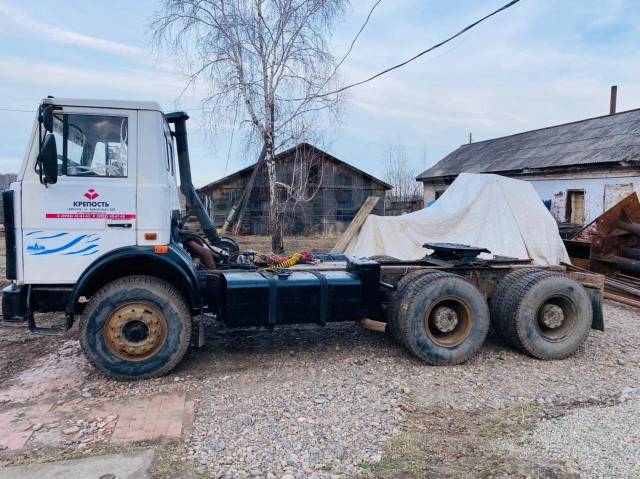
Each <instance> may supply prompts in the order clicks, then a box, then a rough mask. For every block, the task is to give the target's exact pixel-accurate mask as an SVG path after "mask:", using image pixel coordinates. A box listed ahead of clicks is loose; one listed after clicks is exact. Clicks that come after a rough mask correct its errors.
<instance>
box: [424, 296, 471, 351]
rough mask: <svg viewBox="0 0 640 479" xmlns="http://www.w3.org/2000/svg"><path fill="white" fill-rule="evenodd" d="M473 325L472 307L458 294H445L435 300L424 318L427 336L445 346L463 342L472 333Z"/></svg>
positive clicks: (448, 346)
mask: <svg viewBox="0 0 640 479" xmlns="http://www.w3.org/2000/svg"><path fill="white" fill-rule="evenodd" d="M472 327H473V315H472V314H471V308H469V306H468V305H467V303H466V302H465V301H464V300H463V299H462V298H458V297H456V296H445V297H442V298H439V299H437V300H436V301H434V302H433V303H432V304H431V306H430V307H429V309H428V311H427V313H426V314H425V318H424V329H425V332H426V333H427V336H428V337H429V338H430V339H431V340H432V341H433V342H434V343H436V344H437V345H438V346H442V347H444V348H453V347H456V346H459V345H460V344H462V343H463V342H464V341H465V340H466V339H467V338H468V337H469V336H470V335H471V330H472Z"/></svg>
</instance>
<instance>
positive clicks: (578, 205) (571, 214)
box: [565, 190, 584, 225]
mask: <svg viewBox="0 0 640 479" xmlns="http://www.w3.org/2000/svg"><path fill="white" fill-rule="evenodd" d="M565 219H566V221H568V222H569V223H571V224H574V225H582V224H584V190H569V191H567V208H566V214H565Z"/></svg>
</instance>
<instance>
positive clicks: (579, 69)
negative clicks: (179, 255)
mask: <svg viewBox="0 0 640 479" xmlns="http://www.w3.org/2000/svg"><path fill="white" fill-rule="evenodd" d="M373 3H374V0H352V3H351V7H350V8H349V10H348V12H347V14H346V15H345V16H344V17H343V18H342V19H341V21H340V22H339V23H338V24H337V25H336V28H335V31H334V34H333V36H332V38H331V39H330V44H331V49H332V52H333V53H334V55H335V56H336V57H338V58H339V57H341V56H342V55H343V54H344V52H345V51H346V50H347V48H348V45H349V43H350V42H351V40H352V39H353V37H354V35H355V33H356V32H357V31H358V29H359V28H360V26H361V25H362V22H363V21H364V18H365V17H366V15H367V13H368V12H369V9H370V8H371V5H372V4H373ZM504 3H506V0H382V2H381V4H380V5H379V7H378V8H377V9H376V10H375V12H374V15H373V17H372V19H371V21H370V22H369V25H368V26H367V28H366V29H365V31H364V32H363V34H362V35H361V36H360V39H359V41H358V43H357V44H356V46H355V48H354V50H353V52H352V53H351V55H350V56H349V58H348V59H347V61H346V62H345V63H344V64H343V66H342V68H341V76H342V79H343V81H344V82H352V81H357V80H360V79H363V78H366V77H368V76H369V75H371V74H373V73H376V72H378V71H379V70H382V69H384V68H386V67H388V66H390V65H392V64H395V63H397V62H398V61H400V60H404V59H406V58H408V57H410V56H412V55H414V54H415V53H417V52H419V51H421V50H423V49H425V48H427V47H429V46H431V45H433V44H435V43H437V42H439V41H441V40H443V39H444V38H446V37H448V36H449V35H451V34H453V33H454V32H456V31H458V30H460V29H461V28H462V27H463V26H466V25H467V24H469V23H471V22H473V21H475V20H476V19H478V18H480V17H482V16H484V15H485V14H487V13H489V12H490V11H493V10H495V9H496V8H498V7H499V6H501V5H502V4H504ZM158 7H159V1H158V0H137V1H136V2H131V1H130V0H110V1H109V2H103V1H97V0H91V1H87V0H55V1H53V0H37V1H36V0H22V1H16V0H0V173H8V172H16V171H17V170H18V168H19V165H20V163H21V161H22V157H23V154H24V150H25V147H26V143H27V140H28V137H29V135H30V133H31V126H32V123H33V118H34V115H35V114H34V113H30V112H8V111H1V109H18V110H30V111H33V110H35V109H36V108H37V105H38V103H39V101H40V99H41V98H43V97H46V96H47V95H53V96H56V97H76V98H101V99H125V100H152V101H157V102H159V103H160V104H161V105H162V107H163V108H164V109H165V111H172V110H175V109H184V110H186V111H188V112H189V113H190V115H191V116H192V120H190V124H189V131H190V150H191V161H192V169H193V176H194V183H195V184H196V186H201V185H204V184H206V183H208V182H210V181H214V180H216V179H219V178H221V177H222V176H224V174H225V173H227V174H228V173H231V172H233V171H236V170H238V169H241V168H243V167H245V166H247V165H249V164H251V163H252V162H254V161H255V158H256V156H257V152H256V151H255V147H247V145H246V143H245V141H244V139H243V137H242V136H241V135H238V134H235V135H233V137H232V135H231V131H230V128H229V127H224V126H223V127H221V128H218V130H217V133H216V134H215V135H212V134H211V132H210V131H209V130H208V127H207V123H206V122H205V120H204V118H203V116H202V114H201V112H200V106H199V105H200V99H201V97H202V94H204V93H205V92H204V91H203V90H202V88H204V87H202V88H198V87H197V88H195V89H189V90H187V92H186V93H185V94H184V95H183V96H182V97H180V98H178V97H179V95H180V93H181V92H182V90H183V89H184V87H185V85H186V79H185V76H184V74H183V73H182V72H181V71H180V70H179V68H178V66H177V64H176V62H175V61H174V59H173V58H172V56H171V55H166V54H163V53H158V52H157V51H156V52H153V51H152V49H151V41H150V35H149V22H150V19H151V17H152V15H153V14H154V12H156V11H157V9H158ZM639 46H640V8H639V2H638V0H608V1H604V0H521V2H520V3H518V4H517V5H516V6H514V7H512V8H510V9H508V10H507V11H505V12H503V13H501V14H499V15H497V16H495V17H493V18H492V19H490V20H488V21H487V22H485V23H483V24H481V25H480V26H479V27H477V28H476V29H474V30H472V31H471V32H468V33H466V34H465V35H463V36H462V37H459V38H458V39H456V40H455V41H453V42H452V43H450V44H448V45H447V46H445V47H443V48H441V49H438V50H436V51H434V52H433V53H432V54H428V55H427V56H424V57H422V58H421V59H419V60H417V61H415V62H413V63H411V64H410V65H408V66H407V67H405V68H403V69H401V70H396V71H394V72H393V73H391V74H389V75H387V76H384V77H382V78H380V79H378V80H376V81H374V82H371V83H368V84H366V85H363V86H360V87H357V88H354V89H353V90H350V92H349V94H348V95H347V96H346V99H345V104H344V106H343V108H342V112H341V116H340V118H339V121H338V122H337V123H334V124H332V125H331V126H330V127H327V126H326V125H320V128H322V129H325V130H326V133H325V134H324V140H323V144H322V145H321V146H322V147H324V148H325V149H326V150H327V151H328V152H329V153H331V154H332V155H334V156H336V157H338V158H340V159H342V160H344V161H346V162H349V163H351V164H353V165H355V166H357V167H359V168H361V169H363V170H365V171H367V172H369V173H371V174H373V175H377V176H379V177H382V176H383V173H384V160H385V155H386V153H387V151H388V149H389V145H391V144H402V145H404V146H405V147H406V149H407V152H408V155H409V159H410V160H411V161H412V164H413V167H414V169H415V171H416V173H419V172H420V171H422V170H423V169H426V168H427V167H428V166H430V165H432V164H434V163H436V162H437V161H439V160H440V159H441V158H443V157H444V156H445V155H446V154H448V153H449V152H451V151H453V150H454V149H455V148H457V147H458V146H459V145H460V144H462V143H465V142H468V140H469V133H471V134H472V136H473V140H474V141H479V140H483V139H489V138H495V137H499V136H504V135H509V134H513V133H518V132H521V131H526V130H531V129H535V128H542V127H545V126H551V125H556V124H560V123H565V122H570V121H576V120H580V119H584V118H589V117H594V116H599V115H605V114H607V113H608V109H609V91H610V86H611V85H614V84H616V85H618V111H623V110H630V109H634V108H640V83H639V80H640V48H638V47H639ZM232 138H233V141H232Z"/></svg>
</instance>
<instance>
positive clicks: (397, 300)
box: [387, 269, 439, 344]
mask: <svg viewBox="0 0 640 479" xmlns="http://www.w3.org/2000/svg"><path fill="white" fill-rule="evenodd" d="M438 273H439V271H433V270H428V269H419V270H416V271H411V272H410V273H407V274H406V275H404V276H403V277H402V278H400V281H398V284H396V290H395V291H393V292H392V293H391V294H389V302H388V305H389V306H388V312H387V330H388V331H389V333H390V334H391V337H392V338H393V339H395V340H396V341H397V342H398V343H400V344H404V340H403V339H402V332H401V331H400V319H399V316H400V314H406V311H404V312H402V313H401V310H402V308H401V307H400V305H401V303H402V298H403V295H404V293H405V291H406V289H407V286H408V285H410V284H411V283H412V282H413V281H415V280H416V279H418V278H421V277H422V276H424V275H426V274H438Z"/></svg>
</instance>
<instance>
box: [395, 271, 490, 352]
mask: <svg viewBox="0 0 640 479" xmlns="http://www.w3.org/2000/svg"><path fill="white" fill-rule="evenodd" d="M398 319H399V325H400V332H401V335H402V339H403V341H404V343H405V345H406V346H407V348H408V349H409V351H411V352H412V353H413V354H414V355H415V356H417V357H418V358H420V359H422V360H423V361H425V362H427V363H429V364H434V365H453V364H460V363H462V362H464V361H466V360H468V359H469V358H471V357H472V356H473V355H474V354H475V353H476V352H477V351H478V349H479V348H480V346H482V343H483V342H484V340H485V338H486V337H487V332H488V331H489V324H490V321H489V307H488V306H487V302H486V300H485V298H484V296H483V295H482V293H481V292H480V291H479V290H478V288H476V287H475V286H474V285H473V284H471V283H469V282H468V281H466V280H465V279H463V278H462V277H460V276H457V275H455V274H450V273H439V272H438V273H436V272H434V273H432V274H426V275H424V276H422V277H420V278H418V279H416V280H414V281H412V283H411V284H410V285H408V286H407V288H406V290H405V292H404V294H403V298H402V300H401V304H400V311H399V313H398Z"/></svg>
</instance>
